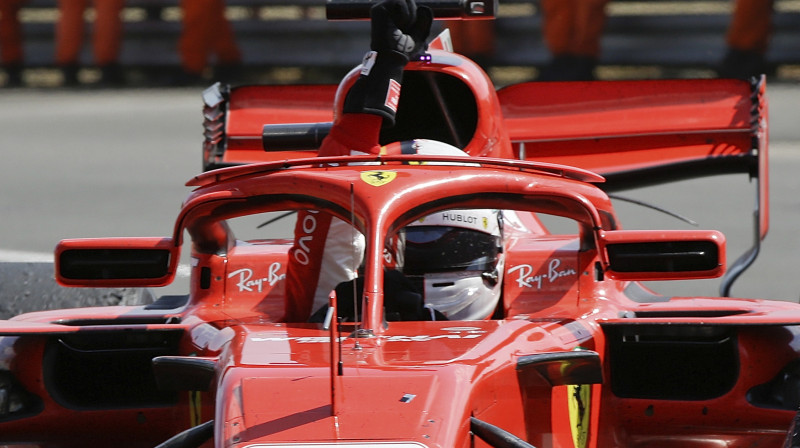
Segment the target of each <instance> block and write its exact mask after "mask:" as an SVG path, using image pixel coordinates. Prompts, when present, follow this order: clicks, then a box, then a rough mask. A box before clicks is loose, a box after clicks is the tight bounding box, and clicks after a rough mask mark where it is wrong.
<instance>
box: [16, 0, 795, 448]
mask: <svg viewBox="0 0 800 448" xmlns="http://www.w3.org/2000/svg"><path fill="white" fill-rule="evenodd" d="M421 3H422V2H421ZM469 4H470V5H472V4H473V2H469ZM481 4H483V3H481ZM434 6H436V5H434ZM434 10H435V11H438V10H437V9H434ZM468 11H470V12H471V13H472V14H483V13H484V12H486V11H485V10H484V9H481V8H477V6H475V5H473V7H471V8H469V9H468ZM487 13H490V11H489V12H487ZM353 14H354V15H355V14H356V13H353ZM437 14H438V12H437ZM427 56H428V57H426V58H425V59H424V60H417V61H412V62H410V63H408V65H407V66H406V68H405V75H404V76H405V78H404V83H403V93H402V96H401V97H400V102H399V104H398V108H397V118H396V123H395V126H393V127H391V128H385V129H383V130H382V131H381V135H380V138H381V144H382V145H385V146H386V147H387V148H389V147H392V146H394V147H397V148H400V149H406V148H419V147H424V146H426V145H431V144H433V145H446V146H448V147H454V148H456V149H458V150H459V151H462V152H463V153H465V154H466V156H465V155H457V154H425V153H423V152H421V151H417V152H412V153H407V152H406V151H397V152H395V153H392V152H390V151H387V154H383V155H377V156H372V155H362V156H340V157H316V151H317V149H318V147H319V145H320V143H321V141H322V139H323V138H324V137H325V136H326V135H328V133H330V132H331V128H332V126H333V123H334V122H335V119H336V116H337V115H336V114H337V113H339V111H341V107H342V106H341V101H342V95H343V94H342V92H346V91H347V90H348V89H349V88H350V87H351V86H352V85H353V83H354V82H355V80H356V78H357V77H358V75H359V73H360V71H361V68H360V67H357V68H356V69H354V71H353V72H352V73H351V74H349V75H348V76H346V77H345V78H344V79H343V80H342V82H341V83H340V84H339V85H318V86H296V85H290V86H286V85H284V86H238V87H230V86H224V85H219V84H217V85H214V86H212V87H210V88H209V89H207V90H206V91H205V92H204V94H203V101H204V111H203V116H204V129H205V134H204V135H205V141H204V143H203V164H204V168H205V171H204V172H203V173H201V174H198V175H197V176H196V177H194V178H193V179H191V180H189V182H188V185H189V186H191V187H194V190H193V191H192V193H191V194H190V195H189V197H188V198H187V199H186V200H185V202H184V203H183V205H182V207H181V210H180V212H179V213H178V216H177V218H176V220H175V226H174V228H173V229H172V231H171V233H170V234H169V235H168V236H164V237H137V238H100V239H72V240H64V241H62V242H61V243H60V244H59V245H58V247H57V248H56V250H55V255H56V258H55V259H56V262H55V271H56V272H55V274H56V278H57V280H58V281H59V283H61V284H63V285H66V286H74V287H141V288H149V287H158V286H163V285H167V284H169V283H170V282H171V281H172V280H173V278H174V277H175V274H176V271H177V270H178V267H179V264H180V260H181V250H182V249H183V248H184V247H186V250H187V251H189V253H190V270H191V277H190V281H189V286H188V291H186V292H185V294H179V295H167V296H162V297H160V298H158V299H157V300H156V301H154V302H153V303H150V304H147V305H143V306H115V307H99V308H78V309H69V310H58V311H42V312H33V313H28V314H23V315H19V316H16V317H14V318H12V319H10V320H7V321H2V322H0V336H1V337H0V446H3V447H15V448H22V447H85V446H114V447H148V446H162V447H199V446H209V447H210V446H214V447H219V448H222V447H226V448H245V447H249V448H256V447H258V448H266V447H271V448H301V447H303V448H308V447H314V448H334V447H335V448H426V447H428V448H434V447H443V448H445V447H446V448H468V447H487V446H489V447H495V448H507V447H531V446H533V447H578V448H583V447H618V446H625V447H662V446H663V447H666V446H688V447H721V446H725V447H751V446H759V447H768V446H769V447H780V446H787V447H788V446H797V440H796V437H795V434H794V430H793V425H792V422H793V420H794V418H795V415H796V412H797V409H798V404H800V344H799V343H798V340H800V305H798V304H792V303H786V302H779V301H769V300H750V299H748V300H744V299H733V298H728V297H725V296H727V295H728V294H727V292H728V291H729V289H730V285H731V284H732V282H733V281H734V280H735V278H736V277H737V276H738V275H739V274H740V273H741V271H743V270H744V269H745V268H746V267H747V265H748V264H749V263H751V262H752V260H753V258H754V257H755V253H757V242H758V241H760V239H761V238H763V237H764V235H766V231H767V227H768V215H767V188H766V185H767V148H768V145H767V143H768V142H767V95H766V83H765V81H764V80H763V79H758V80H753V82H746V81H735V80H656V81H593V82H573V83H567V82H565V83H559V82H552V83H550V82H548V83H544V82H542V83H521V84H516V85H511V86H507V87H503V88H500V89H497V88H496V87H494V86H493V84H492V82H491V81H490V79H489V77H488V76H487V75H486V73H485V72H484V71H483V70H482V69H481V68H480V67H479V66H478V65H477V64H475V63H474V62H472V61H470V60H469V59H467V58H465V57H463V56H461V55H458V54H456V53H453V52H452V50H451V46H450V44H449V41H448V37H447V33H446V32H445V33H443V34H442V35H440V36H439V37H438V38H436V39H435V40H434V41H433V42H431V44H430V46H429V49H428V52H427ZM430 142H434V143H430ZM727 173H741V174H742V177H748V178H750V179H753V180H755V182H754V184H755V186H756V193H755V196H756V198H757V200H756V203H757V207H756V211H755V216H756V219H755V220H754V226H755V229H754V231H755V234H756V235H757V237H756V245H754V247H753V249H751V250H750V251H748V253H746V254H744V255H743V256H742V257H740V258H739V259H738V260H736V261H735V262H734V263H732V265H731V266H730V267H729V268H727V269H726V259H727V256H726V251H725V247H726V246H725V237H724V236H723V235H722V234H721V233H720V232H717V231H714V230H635V229H625V228H623V226H622V223H621V222H620V220H619V218H618V216H617V213H616V212H615V210H614V207H613V205H612V202H611V199H609V195H610V194H612V193H613V192H616V191H619V190H623V189H627V188H632V187H637V186H645V185H653V184H658V183H664V182H671V181H676V180H681V179H686V178H692V177H701V176H711V175H716V174H727ZM321 216H331V217H334V218H336V219H338V220H340V221H342V222H344V223H346V224H347V228H349V229H351V230H352V232H353V234H354V235H355V234H358V235H361V236H363V241H364V244H363V246H361V247H355V246H354V247H353V248H352V253H353V255H354V256H353V257H349V259H350V260H360V259H363V260H361V261H359V262H358V263H356V261H352V264H353V265H352V266H345V267H349V268H351V269H352V271H353V272H357V273H358V275H357V278H354V279H352V280H349V281H345V282H341V283H340V284H337V285H336V287H335V288H332V289H331V290H330V292H329V294H327V297H325V299H324V303H322V304H321V306H318V305H320V304H319V303H315V307H314V309H313V310H312V311H313V312H314V313H313V315H312V316H311V317H310V318H306V319H302V320H300V319H296V318H293V317H292V316H293V315H292V314H290V313H289V312H288V311H287V310H288V308H289V307H290V306H291V305H292V304H293V301H294V300H295V299H296V298H294V297H292V296H291V288H290V287H288V286H287V267H288V265H289V264H290V261H292V260H290V257H294V261H301V262H302V260H311V259H313V257H314V255H315V254H314V253H311V252H312V251H310V250H304V247H310V246H304V245H303V244H302V243H303V241H302V239H301V240H300V241H299V242H298V241H297V233H296V232H293V230H294V229H295V228H298V229H301V230H302V229H304V228H305V229H311V228H312V227H314V226H316V225H317V223H318V222H317V217H321ZM298 217H300V218H298ZM293 219H294V222H293V221H292V220H293ZM265 224H266V225H265ZM276 226H277V227H280V229H277V228H276ZM293 248H294V249H293ZM356 252H357V253H356ZM355 255H358V256H355ZM721 276H724V277H723V280H722V284H723V286H722V288H721V291H722V293H721V294H720V295H721V296H722V297H669V296H664V295H661V294H658V293H656V292H654V291H653V290H651V289H650V288H648V287H646V286H645V285H644V284H643V283H642V282H644V281H651V280H659V281H660V280H684V279H698V278H716V277H721ZM487 304H488V305H487ZM478 305H480V306H478ZM470 307H472V308H470ZM465 309H470V310H471V311H474V312H469V313H467V312H463V310H465ZM476 310H478V311H476ZM476 316H477V317H476Z"/></svg>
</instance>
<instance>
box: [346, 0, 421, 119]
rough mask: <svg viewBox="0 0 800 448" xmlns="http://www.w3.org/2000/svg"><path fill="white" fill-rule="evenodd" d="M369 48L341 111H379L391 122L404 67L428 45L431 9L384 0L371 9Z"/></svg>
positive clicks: (402, 0) (404, 1)
mask: <svg viewBox="0 0 800 448" xmlns="http://www.w3.org/2000/svg"><path fill="white" fill-rule="evenodd" d="M370 16H371V21H372V34H371V41H370V48H372V51H371V52H369V53H367V55H366V56H365V57H364V61H363V68H362V70H361V76H360V77H359V79H358V80H356V82H355V84H353V87H352V88H350V91H349V92H348V94H347V98H346V99H345V102H344V107H343V111H342V112H343V113H346V114H347V113H367V114H375V115H380V116H382V117H384V118H386V119H387V120H388V121H389V124H394V117H395V114H396V113H397V104H398V102H399V99H400V85H401V83H402V80H403V67H405V65H406V63H408V61H409V60H410V59H412V58H415V57H418V56H419V55H420V53H422V52H424V51H425V50H426V49H427V48H428V45H427V43H426V39H427V38H428V34H429V33H430V30H431V23H432V22H433V11H432V10H431V9H430V8H428V7H426V6H420V7H417V5H416V3H414V0H384V1H382V2H380V3H378V4H376V5H375V6H373V7H372V8H371V9H370Z"/></svg>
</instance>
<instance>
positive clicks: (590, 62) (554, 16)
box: [539, 0, 608, 81]
mask: <svg viewBox="0 0 800 448" xmlns="http://www.w3.org/2000/svg"><path fill="white" fill-rule="evenodd" d="M607 3H608V0H542V1H541V8H542V15H543V21H542V24H543V25H542V28H543V29H542V31H543V35H544V40H545V43H546V45H547V48H548V49H549V50H550V55H551V59H550V63H549V64H548V65H547V66H546V67H544V69H543V70H542V72H541V74H540V75H539V80H542V81H589V80H592V79H594V78H595V75H594V69H595V67H596V66H597V61H598V59H599V56H600V39H601V38H602V35H603V28H604V26H605V20H606V11H605V8H606V4H607Z"/></svg>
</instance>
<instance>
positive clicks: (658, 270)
mask: <svg viewBox="0 0 800 448" xmlns="http://www.w3.org/2000/svg"><path fill="white" fill-rule="evenodd" d="M600 239H601V241H600V246H601V248H602V249H603V251H604V252H605V259H606V275H608V276H609V277H611V278H613V279H616V280H677V279H697V278H714V277H719V276H720V275H722V274H723V272H724V271H725V237H724V236H723V235H722V234H721V233H720V232H717V231H713V230H711V231H706V230H700V231H697V230H694V231H683V230H635V231H628V230H616V231H608V232H603V233H602V235H601V237H600Z"/></svg>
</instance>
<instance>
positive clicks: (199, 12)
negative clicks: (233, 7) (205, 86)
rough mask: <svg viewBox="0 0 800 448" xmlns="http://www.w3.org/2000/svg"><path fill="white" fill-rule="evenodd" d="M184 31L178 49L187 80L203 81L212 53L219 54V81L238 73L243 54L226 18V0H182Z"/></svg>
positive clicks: (225, 80) (185, 79)
mask: <svg viewBox="0 0 800 448" xmlns="http://www.w3.org/2000/svg"><path fill="white" fill-rule="evenodd" d="M181 8H182V9H183V31H182V32H181V37H180V41H179V43H178V49H179V52H180V55H181V68H182V69H183V73H184V81H185V82H186V83H195V82H200V81H201V80H202V77H203V71H204V70H205V69H206V67H207V66H208V64H209V59H210V58H211V57H212V56H215V57H216V65H217V73H216V74H215V75H216V76H217V77H218V78H222V79H219V80H220V81H224V82H230V81H231V79H225V78H231V77H235V76H236V75H237V73H236V72H237V71H238V70H239V68H240V66H241V62H242V54H241V52H240V51H239V46H238V45H237V44H236V38H235V36H234V33H233V28H232V27H231V24H230V22H229V21H228V19H227V18H226V17H225V0H181Z"/></svg>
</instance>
